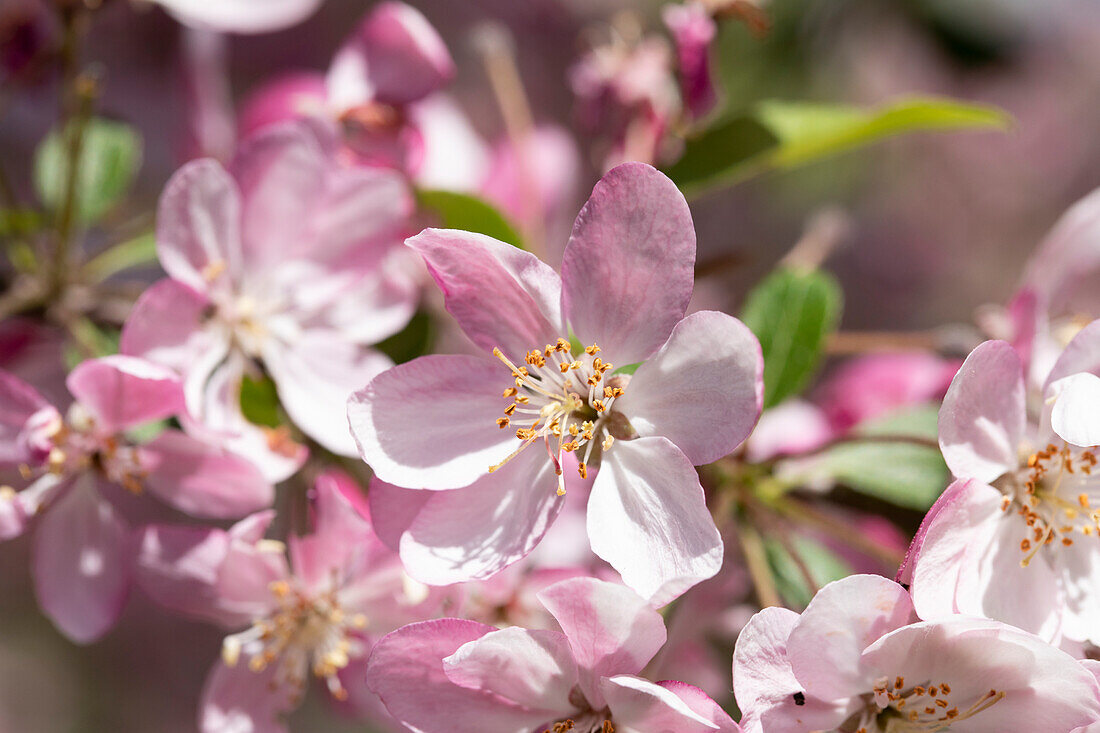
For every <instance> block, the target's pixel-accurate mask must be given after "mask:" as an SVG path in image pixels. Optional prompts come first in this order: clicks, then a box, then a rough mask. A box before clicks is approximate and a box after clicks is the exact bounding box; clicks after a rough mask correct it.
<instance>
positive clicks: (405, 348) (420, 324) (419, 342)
mask: <svg viewBox="0 0 1100 733" xmlns="http://www.w3.org/2000/svg"><path fill="white" fill-rule="evenodd" d="M434 341H435V328H434V326H433V324H432V318H431V316H429V315H428V314H427V312H425V311H417V312H416V313H414V314H413V317H412V318H411V319H409V324H408V325H407V326H405V328H403V329H402V330H400V331H398V332H397V333H395V334H394V335H393V336H390V337H389V338H388V339H386V340H385V341H382V342H381V343H379V344H377V345H376V346H375V348H376V349H378V350H379V351H381V352H382V353H383V354H385V355H386V356H388V357H390V358H391V359H393V362H394V363H395V364H404V363H405V362H407V361H412V360H413V359H415V358H416V357H418V356H423V355H424V354H427V353H428V352H430V351H431V350H432V344H433V342H434Z"/></svg>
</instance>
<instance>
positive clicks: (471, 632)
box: [367, 618, 546, 733]
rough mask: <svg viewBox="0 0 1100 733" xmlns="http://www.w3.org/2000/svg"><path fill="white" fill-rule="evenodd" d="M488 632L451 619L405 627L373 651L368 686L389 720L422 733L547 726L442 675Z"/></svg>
mask: <svg viewBox="0 0 1100 733" xmlns="http://www.w3.org/2000/svg"><path fill="white" fill-rule="evenodd" d="M493 631H496V629H494V628H493V627H492V626H486V625H484V624H479V623H477V622H475V621H462V620H459V619H450V618H448V619H440V620H438V621H426V622H423V623H417V624H410V625H409V626H405V627H404V628H401V629H398V630H397V631H394V632H393V633H391V634H388V635H386V636H384V637H382V639H381V640H380V641H379V642H378V643H377V644H375V645H374V650H373V651H372V652H371V656H370V659H369V661H368V664H367V685H368V686H369V687H370V688H371V689H372V690H374V692H376V693H377V694H378V695H379V696H380V697H381V698H382V702H383V703H385V705H386V709H387V710H389V712H390V714H391V715H393V716H394V717H395V718H397V719H398V720H399V721H401V722H402V723H404V724H405V725H407V726H409V727H410V728H412V729H413V730H415V731H422V733H483V732H484V731H487V730H502V731H503V730H508V731H523V730H537V726H538V725H539V724H541V723H545V722H546V719H545V718H544V717H543V713H542V712H540V711H530V710H527V709H525V708H521V707H518V706H516V705H514V704H511V703H508V702H507V701H505V700H503V699H501V698H500V697H498V696H496V695H492V694H489V693H486V692H482V691H480V690H472V689H470V688H468V687H460V686H458V685H456V684H454V683H452V682H451V681H450V680H449V679H448V678H447V675H446V674H445V673H444V671H443V660H444V659H445V658H447V657H449V656H451V655H452V654H454V653H455V652H456V651H458V649H459V648H460V647H461V646H462V645H463V644H466V643H468V642H471V641H474V640H476V639H480V638H481V637H483V636H485V635H486V634H488V633H490V632H493Z"/></svg>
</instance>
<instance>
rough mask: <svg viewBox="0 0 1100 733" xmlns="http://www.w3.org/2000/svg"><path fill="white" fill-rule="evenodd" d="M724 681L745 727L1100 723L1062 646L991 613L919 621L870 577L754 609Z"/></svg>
mask: <svg viewBox="0 0 1100 733" xmlns="http://www.w3.org/2000/svg"><path fill="white" fill-rule="evenodd" d="M733 688H734V695H735V696H736V698H737V705H738V707H740V708H741V711H742V714H743V715H742V718H741V725H742V727H743V728H744V729H745V731H746V732H747V733H762V732H765V731H766V732H767V733H771V732H772V731H778V732H782V733H798V732H804V733H810V732H811V731H814V732H815V733H918V732H919V731H959V732H960V733H962V731H966V732H967V733H1002V732H1003V731H1010V730H1043V731H1050V732H1051V733H1070V731H1073V730H1074V729H1076V728H1077V727H1078V726H1082V725H1087V724H1088V723H1090V722H1092V721H1095V720H1097V719H1100V702H1098V701H1097V694H1098V692H1100V687H1098V686H1097V683H1096V680H1095V679H1094V678H1093V676H1092V674H1090V673H1089V672H1088V671H1087V670H1086V669H1085V668H1084V667H1083V666H1081V665H1080V664H1079V663H1078V662H1077V660H1075V659H1074V658H1073V657H1071V656H1070V655H1069V654H1067V653H1066V652H1064V651H1061V650H1060V649H1057V648H1055V647H1052V646H1050V645H1048V644H1046V643H1045V642H1043V641H1042V640H1041V639H1039V638H1038V637H1036V636H1034V635H1032V634H1028V633H1027V632H1024V631H1021V630H1019V629H1017V628H1014V627H1012V626H1008V625H1005V624H1002V623H999V622H997V621H990V620H987V619H979V618H972V617H966V616H949V617H945V618H942V619H940V620H937V621H918V620H917V617H916V615H915V614H914V611H913V604H912V602H911V600H910V598H909V595H908V594H907V593H906V592H905V591H904V589H902V587H901V586H899V585H897V584H896V583H894V582H892V581H889V580H887V579H885V578H882V577H880V576H877V575H852V576H849V577H847V578H844V579H842V580H838V581H835V582H833V583H830V584H829V585H827V586H825V587H824V588H822V589H821V590H820V591H819V592H818V593H817V595H816V596H815V597H814V599H813V600H812V601H810V605H809V606H807V607H806V610H805V611H803V612H802V614H801V615H798V614H796V613H794V612H793V611H789V610H787V609H785V608H774V607H773V608H765V609H764V610H763V611H761V612H759V613H757V614H756V615H755V616H753V617H752V619H751V620H750V621H749V623H748V625H747V626H746V627H745V629H744V630H743V631H742V632H741V636H740V637H738V639H737V646H736V648H735V650H734V654H733Z"/></svg>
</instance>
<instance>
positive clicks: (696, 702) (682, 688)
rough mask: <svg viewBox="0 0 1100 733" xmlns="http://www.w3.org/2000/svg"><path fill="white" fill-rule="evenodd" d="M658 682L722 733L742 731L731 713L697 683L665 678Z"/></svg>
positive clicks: (739, 732) (738, 732)
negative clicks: (691, 683)
mask: <svg viewBox="0 0 1100 733" xmlns="http://www.w3.org/2000/svg"><path fill="white" fill-rule="evenodd" d="M658 684H659V685H660V686H661V687H663V688H665V689H666V690H668V691H670V692H671V693H672V694H674V695H676V697H678V698H680V699H681V700H682V701H683V702H684V704H685V705H687V706H688V707H689V708H691V710H692V712H694V713H695V714H696V715H698V716H700V717H701V718H703V719H704V720H706V721H707V722H708V723H712V724H713V725H714V726H715V727H716V728H717V729H718V730H720V731H721V732H722V733H741V727H740V726H739V725H737V723H735V722H733V718H731V717H730V716H729V713H727V712H726V711H725V710H723V709H722V707H721V706H720V705H719V704H718V703H716V702H715V701H714V700H712V699H711V698H710V696H709V695H707V693H705V692H703V690H701V689H699V688H698V687H696V686H695V685H689V684H687V683H685V682H676V681H674V680H665V681H663V682H659V683H658Z"/></svg>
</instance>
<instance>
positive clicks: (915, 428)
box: [856, 403, 940, 440]
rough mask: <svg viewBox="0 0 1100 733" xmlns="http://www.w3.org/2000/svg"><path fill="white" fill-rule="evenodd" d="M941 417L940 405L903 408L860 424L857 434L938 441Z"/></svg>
mask: <svg viewBox="0 0 1100 733" xmlns="http://www.w3.org/2000/svg"><path fill="white" fill-rule="evenodd" d="M939 416H940V407H939V405H938V404H932V403H929V404H927V405H917V406H916V407H903V408H901V409H898V410H892V411H890V412H888V413H886V414H885V415H881V416H879V417H876V418H873V419H871V420H866V421H864V422H862V423H860V424H859V425H858V426H857V427H856V432H857V433H858V434H860V435H908V436H912V437H914V438H925V439H927V440H936V439H937V438H938V437H939V432H940V431H939Z"/></svg>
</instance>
